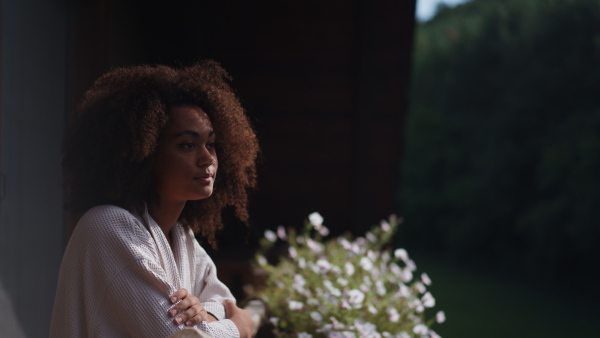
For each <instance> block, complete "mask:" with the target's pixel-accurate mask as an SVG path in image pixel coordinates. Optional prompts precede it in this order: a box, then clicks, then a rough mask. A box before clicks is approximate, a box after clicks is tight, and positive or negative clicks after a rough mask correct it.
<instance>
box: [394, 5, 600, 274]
mask: <svg viewBox="0 0 600 338" xmlns="http://www.w3.org/2000/svg"><path fill="white" fill-rule="evenodd" d="M598 22H600V1H598V0H527V1H522V0H496V1H491V0H475V1H471V2H469V3H467V4H464V5H461V6H458V7H456V8H452V9H449V8H446V9H443V10H442V11H441V12H440V13H439V14H438V15H437V16H436V17H435V18H434V19H433V20H431V21H429V22H426V23H424V24H422V25H420V26H419V27H418V30H417V33H416V39H415V56H414V68H413V80H412V93H411V100H412V104H411V109H410V113H409V121H408V130H407V142H406V152H405V158H404V168H403V186H402V198H401V200H402V202H401V210H402V214H403V215H404V216H405V217H406V219H407V225H406V226H407V227H408V229H407V230H406V235H407V236H408V237H407V238H410V239H412V240H413V241H418V242H420V243H421V244H422V245H425V246H431V247H438V248H442V249H443V250H446V251H449V252H452V253H454V254H456V255H459V256H467V255H473V253H477V254H478V256H479V254H481V253H485V254H487V255H484V256H483V257H487V258H490V257H493V258H495V259H496V260H497V261H498V262H500V263H502V264H504V265H506V266H517V265H518V266H521V267H522V268H524V269H527V270H530V271H533V272H534V273H543V274H544V275H555V274H557V273H558V272H563V271H566V270H567V268H569V267H570V266H571V265H573V262H580V264H581V265H584V264H585V263H588V264H590V263H593V262H596V263H595V264H597V263H598V262H600V249H599V248H600V227H598V224H599V221H600V217H599V216H600V215H599V213H600V212H599V211H598V210H599V208H598V207H597V205H598V204H599V202H600V178H599V177H600V176H599V175H598V173H599V172H600V95H598V93H597V92H598V90H599V89H600V25H599V24H598ZM523 257H525V259H523ZM522 262H523V263H522Z"/></svg>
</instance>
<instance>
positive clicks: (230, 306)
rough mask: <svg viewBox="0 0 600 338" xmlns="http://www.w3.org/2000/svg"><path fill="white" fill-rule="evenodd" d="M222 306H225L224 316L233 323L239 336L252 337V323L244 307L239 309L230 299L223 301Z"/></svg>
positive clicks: (243, 337)
mask: <svg viewBox="0 0 600 338" xmlns="http://www.w3.org/2000/svg"><path fill="white" fill-rule="evenodd" d="M223 306H225V317H226V318H227V319H230V320H231V321H232V322H233V323H234V324H235V326H236V327H237V329H238V331H239V332H240V338H250V337H252V328H253V327H254V323H253V322H252V318H250V313H248V311H246V310H244V309H240V308H239V307H237V306H236V305H235V303H234V302H232V301H230V300H226V301H224V302H223Z"/></svg>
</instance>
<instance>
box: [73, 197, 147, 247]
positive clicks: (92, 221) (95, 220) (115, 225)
mask: <svg viewBox="0 0 600 338" xmlns="http://www.w3.org/2000/svg"><path fill="white" fill-rule="evenodd" d="M73 235H74V236H76V235H79V236H84V237H88V238H89V237H91V238H90V239H92V238H94V239H96V240H102V241H104V240H108V239H112V240H125V241H139V240H143V238H145V237H147V236H150V233H149V232H148V230H147V229H146V228H145V226H144V225H143V223H142V221H141V219H140V218H139V217H137V216H135V215H134V214H133V213H131V212H130V211H129V210H127V209H124V208H121V207H118V206H116V205H98V206H95V207H93V208H91V209H89V210H88V211H86V212H85V213H84V214H83V216H81V218H80V219H79V222H77V225H76V226H75V231H74V232H73Z"/></svg>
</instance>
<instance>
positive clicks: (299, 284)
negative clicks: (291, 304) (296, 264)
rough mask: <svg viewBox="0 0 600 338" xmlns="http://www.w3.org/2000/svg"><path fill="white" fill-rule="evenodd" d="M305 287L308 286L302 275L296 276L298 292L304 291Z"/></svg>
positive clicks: (295, 287)
mask: <svg viewBox="0 0 600 338" xmlns="http://www.w3.org/2000/svg"><path fill="white" fill-rule="evenodd" d="M304 285H306V280H305V279H304V277H302V275H299V274H296V275H295V276H294V289H296V291H298V292H302V291H304Z"/></svg>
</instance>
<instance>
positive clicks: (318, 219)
mask: <svg viewBox="0 0 600 338" xmlns="http://www.w3.org/2000/svg"><path fill="white" fill-rule="evenodd" d="M308 221H309V222H310V224H312V225H314V226H316V227H317V226H320V225H323V216H321V214H319V213H318V212H313V213H312V214H310V215H308Z"/></svg>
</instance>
